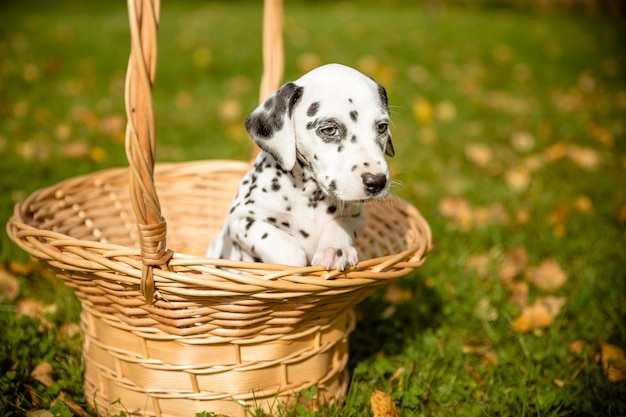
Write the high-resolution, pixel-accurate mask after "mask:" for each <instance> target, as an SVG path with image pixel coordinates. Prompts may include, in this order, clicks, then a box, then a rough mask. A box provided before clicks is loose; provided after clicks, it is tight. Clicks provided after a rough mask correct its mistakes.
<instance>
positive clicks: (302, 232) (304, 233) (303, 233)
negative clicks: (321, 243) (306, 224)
mask: <svg viewBox="0 0 626 417" xmlns="http://www.w3.org/2000/svg"><path fill="white" fill-rule="evenodd" d="M300 234H301V235H302V237H303V238H305V239H306V238H307V237H309V234H308V233H307V232H306V231H304V230H300Z"/></svg>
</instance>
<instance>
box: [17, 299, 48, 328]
mask: <svg viewBox="0 0 626 417" xmlns="http://www.w3.org/2000/svg"><path fill="white" fill-rule="evenodd" d="M56 310H57V307H56V306H55V305H49V306H45V305H44V304H43V303H42V302H41V301H39V300H36V299H34V298H25V299H23V300H20V301H19V302H18V303H17V316H18V317H22V316H29V317H32V318H34V319H37V320H39V322H40V325H39V330H40V331H42V330H44V329H51V328H52V327H53V326H54V325H53V324H52V323H50V321H49V320H48V319H46V314H48V313H54V312H56Z"/></svg>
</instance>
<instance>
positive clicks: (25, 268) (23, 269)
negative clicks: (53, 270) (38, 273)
mask: <svg viewBox="0 0 626 417" xmlns="http://www.w3.org/2000/svg"><path fill="white" fill-rule="evenodd" d="M33 269H35V264H34V262H27V263H21V262H17V261H11V262H9V271H11V272H13V273H14V274H17V275H22V276H28V275H30V274H32V273H33Z"/></svg>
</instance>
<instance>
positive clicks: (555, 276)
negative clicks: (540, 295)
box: [528, 259, 567, 292]
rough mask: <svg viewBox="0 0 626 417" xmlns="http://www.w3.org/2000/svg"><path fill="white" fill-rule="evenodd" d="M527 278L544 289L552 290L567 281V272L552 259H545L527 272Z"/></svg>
mask: <svg viewBox="0 0 626 417" xmlns="http://www.w3.org/2000/svg"><path fill="white" fill-rule="evenodd" d="M528 280H529V281H530V282H532V283H533V284H535V285H536V286H537V287H539V288H540V289H542V290H544V291H547V292H554V291H556V290H558V289H559V288H561V287H562V286H563V285H564V284H565V283H566V282H567V274H566V273H565V271H563V269H561V266H560V265H559V264H558V262H556V261H555V260H554V259H546V260H545V261H543V262H542V263H541V264H539V266H537V267H535V268H532V269H531V270H530V271H529V272H528Z"/></svg>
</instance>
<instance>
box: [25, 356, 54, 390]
mask: <svg viewBox="0 0 626 417" xmlns="http://www.w3.org/2000/svg"><path fill="white" fill-rule="evenodd" d="M30 376H32V377H33V378H35V379H36V380H37V381H39V382H41V383H42V384H44V385H45V386H46V387H49V386H51V385H52V384H54V379H53V378H52V365H50V364H49V363H48V362H42V363H40V364H39V365H37V366H35V369H33V371H32V372H31V373H30Z"/></svg>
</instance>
